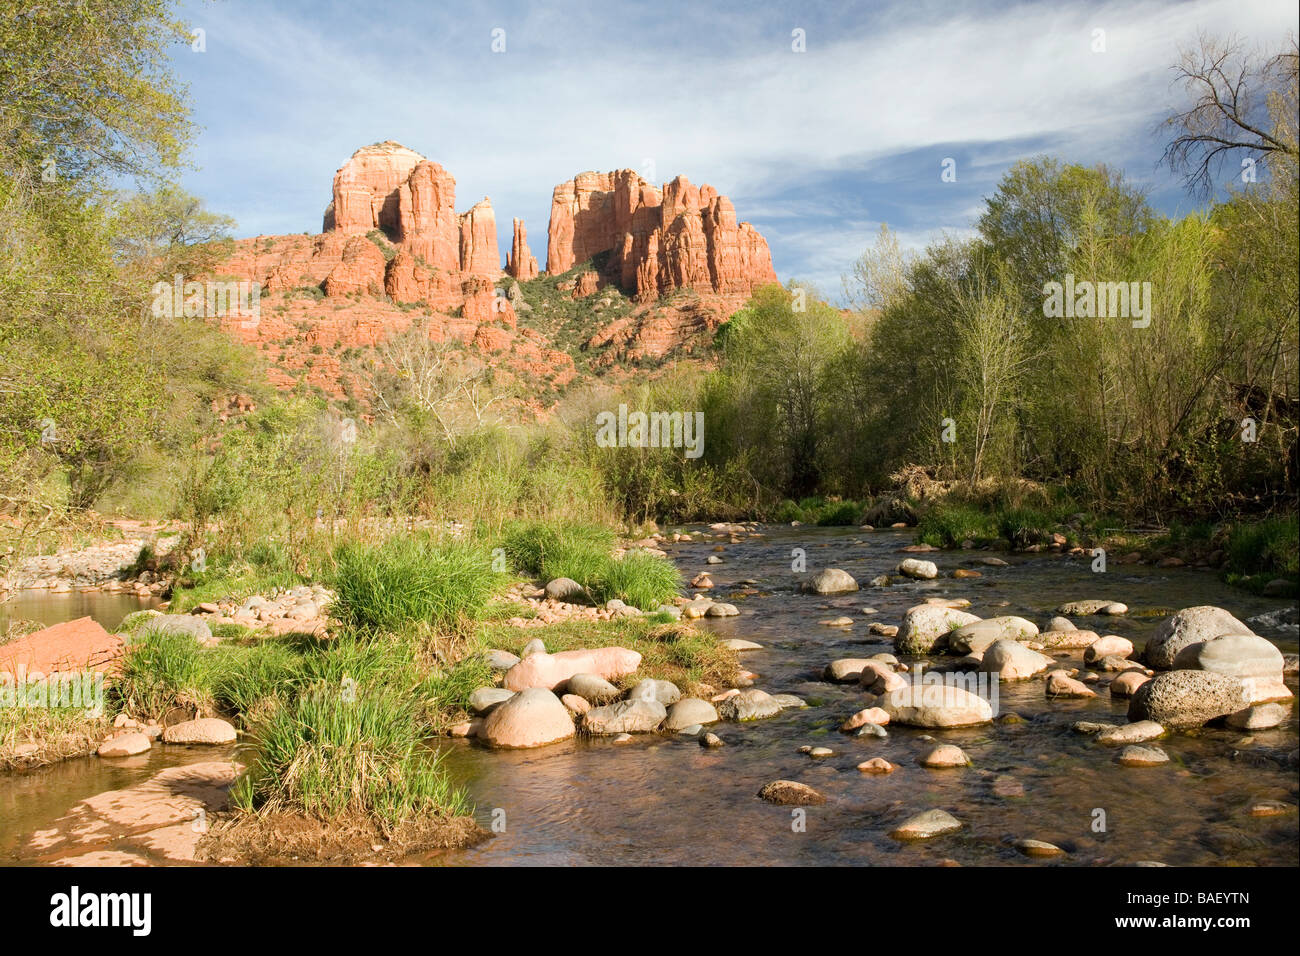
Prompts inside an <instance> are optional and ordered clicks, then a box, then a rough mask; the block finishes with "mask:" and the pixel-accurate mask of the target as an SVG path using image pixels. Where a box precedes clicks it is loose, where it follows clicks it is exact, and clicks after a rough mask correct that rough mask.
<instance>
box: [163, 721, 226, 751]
mask: <svg viewBox="0 0 1300 956" xmlns="http://www.w3.org/2000/svg"><path fill="white" fill-rule="evenodd" d="M235 737H236V733H235V728H234V727H233V726H232V725H231V724H230V723H228V722H227V721H224V720H221V719H220V718H218V717H200V718H199V719H198V720H185V721H181V722H180V723H179V724H172V725H171V726H170V727H168V728H167V729H166V730H164V731H163V735H162V739H163V742H164V743H169V744H229V743H234V741H235Z"/></svg>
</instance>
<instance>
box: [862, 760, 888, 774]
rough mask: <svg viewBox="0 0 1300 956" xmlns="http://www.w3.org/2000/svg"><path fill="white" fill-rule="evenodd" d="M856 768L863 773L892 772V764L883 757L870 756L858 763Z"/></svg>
mask: <svg viewBox="0 0 1300 956" xmlns="http://www.w3.org/2000/svg"><path fill="white" fill-rule="evenodd" d="M858 770H860V771H862V772H863V773H893V772H894V765H893V764H892V763H890V762H889V761H888V760H886V759H885V758H884V757H872V758H871V759H870V760H864V761H862V763H860V764H858Z"/></svg>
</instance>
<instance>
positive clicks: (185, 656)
mask: <svg viewBox="0 0 1300 956" xmlns="http://www.w3.org/2000/svg"><path fill="white" fill-rule="evenodd" d="M202 655H203V652H202V649H201V648H200V647H199V645H198V644H197V643H196V642H195V640H194V638H193V637H192V636H191V635H189V634H177V633H171V632H166V631H157V630H151V629H149V628H144V629H142V630H140V631H139V632H138V636H137V638H136V640H135V643H133V644H132V645H131V648H130V650H128V651H127V653H126V655H125V657H123V659H122V670H121V673H120V674H119V675H118V679H117V680H116V681H115V682H114V684H113V690H114V695H115V697H116V698H117V699H118V700H119V701H120V705H121V709H122V710H123V711H125V712H126V713H130V714H135V715H138V716H144V717H162V716H163V714H165V713H166V712H167V711H168V710H171V709H172V708H173V707H198V706H202V705H204V704H206V703H208V702H209V701H210V694H209V691H208V676H209V675H208V672H207V668H206V666H205V663H206V662H205V661H204V660H203V656H202Z"/></svg>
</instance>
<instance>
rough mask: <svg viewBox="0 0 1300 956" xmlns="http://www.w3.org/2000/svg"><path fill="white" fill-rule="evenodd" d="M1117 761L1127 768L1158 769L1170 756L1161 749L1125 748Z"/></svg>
mask: <svg viewBox="0 0 1300 956" xmlns="http://www.w3.org/2000/svg"><path fill="white" fill-rule="evenodd" d="M1116 759H1117V760H1118V761H1119V762H1120V763H1121V764H1123V765H1124V766H1125V767H1158V766H1159V765H1160V764H1162V763H1168V762H1169V755H1168V754H1167V753H1165V752H1164V751H1163V750H1161V749H1160V748H1159V747H1125V748H1124V749H1123V750H1121V751H1120V752H1119V756H1118V757H1117V758H1116Z"/></svg>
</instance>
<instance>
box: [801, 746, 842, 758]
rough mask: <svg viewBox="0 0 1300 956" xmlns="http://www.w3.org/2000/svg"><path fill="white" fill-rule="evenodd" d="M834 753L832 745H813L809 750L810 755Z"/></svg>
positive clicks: (832, 754)
mask: <svg viewBox="0 0 1300 956" xmlns="http://www.w3.org/2000/svg"><path fill="white" fill-rule="evenodd" d="M834 754H835V751H833V750H831V748H830V747H811V748H809V750H808V756H809V757H831V756H834Z"/></svg>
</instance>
